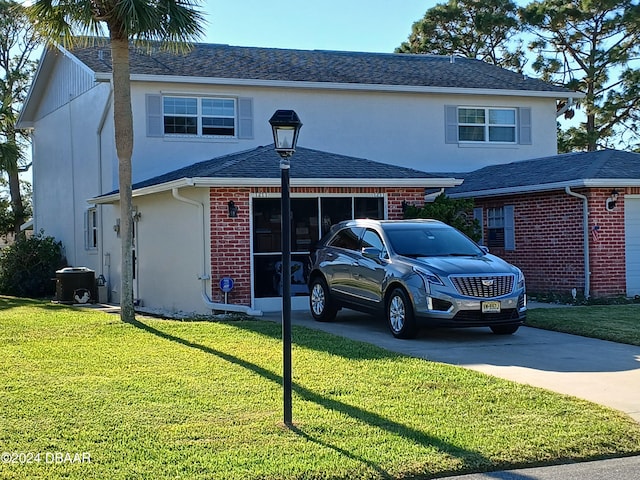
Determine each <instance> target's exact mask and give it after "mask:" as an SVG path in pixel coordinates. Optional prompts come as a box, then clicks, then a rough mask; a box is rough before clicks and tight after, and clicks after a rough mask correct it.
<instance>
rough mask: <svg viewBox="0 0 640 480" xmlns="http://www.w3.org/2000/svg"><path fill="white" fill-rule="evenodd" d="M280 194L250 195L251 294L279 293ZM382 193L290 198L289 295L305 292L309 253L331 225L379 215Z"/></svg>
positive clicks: (381, 212)
mask: <svg viewBox="0 0 640 480" xmlns="http://www.w3.org/2000/svg"><path fill="white" fill-rule="evenodd" d="M280 202H281V201H280V198H279V197H278V198H254V199H253V271H254V295H255V298H268V297H281V296H282V235H281V230H282V229H281V221H280V218H281V215H280V211H281V210H280ZM384 213H385V207H384V198H383V197H379V196H378V197H371V196H370V197H356V196H354V197H344V196H341V197H307V198H297V197H294V198H291V295H292V296H297V295H308V293H309V290H308V288H307V280H308V276H309V253H310V251H311V248H312V247H313V245H315V243H316V242H317V241H318V240H319V239H320V238H321V236H322V235H324V234H325V233H327V232H328V231H329V228H331V225H333V224H334V223H338V222H340V221H342V220H349V219H352V218H373V219H383V218H384V217H385V215H384Z"/></svg>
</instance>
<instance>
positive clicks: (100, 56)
mask: <svg viewBox="0 0 640 480" xmlns="http://www.w3.org/2000/svg"><path fill="white" fill-rule="evenodd" d="M98 60H104V51H103V50H102V49H100V50H98Z"/></svg>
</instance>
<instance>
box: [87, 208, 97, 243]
mask: <svg viewBox="0 0 640 480" xmlns="http://www.w3.org/2000/svg"><path fill="white" fill-rule="evenodd" d="M98 234H99V222H98V208H97V207H91V208H89V209H87V211H86V212H85V237H84V247H85V249H86V250H97V249H98Z"/></svg>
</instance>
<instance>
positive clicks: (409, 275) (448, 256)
mask: <svg viewBox="0 0 640 480" xmlns="http://www.w3.org/2000/svg"><path fill="white" fill-rule="evenodd" d="M309 292H310V295H309V306H310V309H311V314H312V315H313V317H314V318H315V319H316V320H318V321H320V322H328V321H332V320H333V319H334V318H335V316H336V313H337V311H338V310H339V309H341V308H342V307H346V308H350V309H353V310H358V311H362V312H367V313H371V314H384V315H385V317H386V320H387V323H388V326H389V329H390V330H391V333H392V334H393V335H394V336H395V337H398V338H411V337H414V336H415V335H416V333H417V331H418V329H419V326H420V325H421V324H425V325H432V326H447V327H471V326H474V327H475V326H486V327H489V328H491V330H492V331H493V332H494V333H497V334H512V333H514V332H515V331H516V330H518V327H519V326H520V325H521V324H522V323H523V322H524V320H525V316H526V310H527V306H526V294H525V281H524V275H523V274H522V272H521V271H520V269H518V268H517V267H515V266H513V265H511V264H509V263H507V262H505V261H504V260H502V259H500V258H498V257H496V256H494V255H491V254H489V253H488V252H487V250H486V249H485V248H483V247H480V246H479V245H478V244H476V243H475V242H474V241H472V240H471V239H469V238H468V237H467V236H466V235H464V234H463V233H462V232H460V231H458V230H456V229H455V228H453V227H451V226H449V225H446V224H445V223H442V222H439V221H437V220H395V221H394V220H368V219H367V220H347V221H344V222H340V223H338V224H336V225H333V226H332V227H331V230H330V231H329V232H328V233H327V234H326V235H325V236H324V237H323V238H322V239H321V240H320V241H319V242H318V245H317V247H316V249H315V250H314V251H313V252H312V254H311V270H310V274H309Z"/></svg>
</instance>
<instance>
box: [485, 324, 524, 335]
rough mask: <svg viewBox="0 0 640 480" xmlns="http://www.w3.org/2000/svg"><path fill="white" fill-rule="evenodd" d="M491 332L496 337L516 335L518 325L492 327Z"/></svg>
mask: <svg viewBox="0 0 640 480" xmlns="http://www.w3.org/2000/svg"><path fill="white" fill-rule="evenodd" d="M489 328H491V331H492V332H493V333H495V334H496V335H511V334H512V333H516V332H517V331H518V328H520V325H492V326H491V327H489Z"/></svg>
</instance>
